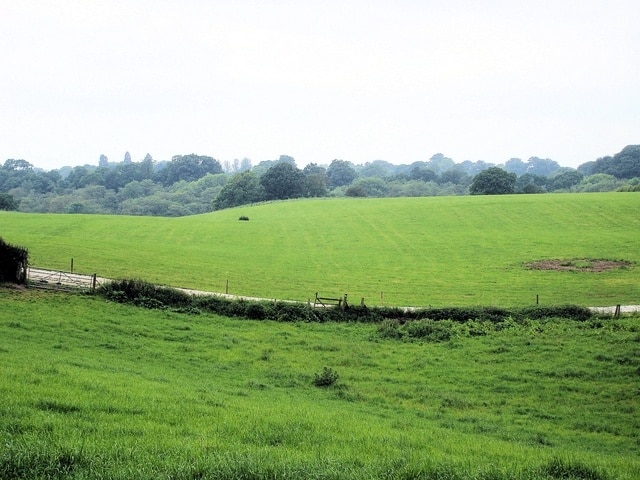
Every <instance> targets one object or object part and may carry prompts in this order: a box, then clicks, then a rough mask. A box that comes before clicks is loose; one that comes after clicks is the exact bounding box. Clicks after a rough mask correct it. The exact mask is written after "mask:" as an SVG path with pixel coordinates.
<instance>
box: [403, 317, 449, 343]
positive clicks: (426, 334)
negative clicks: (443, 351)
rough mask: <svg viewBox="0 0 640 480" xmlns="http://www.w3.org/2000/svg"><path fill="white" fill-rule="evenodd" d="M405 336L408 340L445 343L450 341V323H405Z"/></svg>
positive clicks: (421, 321) (430, 321)
mask: <svg viewBox="0 0 640 480" xmlns="http://www.w3.org/2000/svg"><path fill="white" fill-rule="evenodd" d="M406 334H407V337H409V338H415V339H420V340H424V341H428V342H446V341H448V340H449V339H451V322H450V321H434V320H417V321H415V322H410V323H407V328H406Z"/></svg>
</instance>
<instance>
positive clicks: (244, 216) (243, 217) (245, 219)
mask: <svg viewBox="0 0 640 480" xmlns="http://www.w3.org/2000/svg"><path fill="white" fill-rule="evenodd" d="M238 220H242V221H243V222H248V221H249V217H247V216H246V215H242V216H241V217H240V218H239V219H238Z"/></svg>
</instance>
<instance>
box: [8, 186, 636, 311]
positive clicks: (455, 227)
mask: <svg viewBox="0 0 640 480" xmlns="http://www.w3.org/2000/svg"><path fill="white" fill-rule="evenodd" d="M638 212H640V195H637V194H633V193H626V194H622V193H605V194H582V195H578V194H567V195H519V196H494V197H487V196H473V197H430V198H398V199H320V200H303V201H291V202H282V203H272V204H265V205H256V206H251V207H242V208H237V209H232V210H225V211H220V212H215V213H211V214H206V215H198V216H192V217H182V218H150V217H121V216H85V215H38V214H18V213H7V212H3V213H0V225H1V226H0V235H2V236H3V237H4V238H5V240H6V241H8V242H10V243H14V244H19V245H24V246H26V247H28V248H29V250H30V252H31V256H32V263H33V264H34V265H36V266H40V267H49V268H56V269H67V270H68V269H69V266H70V259H71V258H73V259H74V263H75V269H76V271H81V272H85V273H98V275H101V276H107V277H116V278H121V277H127V278H131V277H135V278H143V279H145V280H148V281H153V282H158V283H162V284H167V285H173V286H182V287H190V288H196V289H201V290H212V291H219V292H220V291H222V292H223V291H225V289H226V284H227V281H228V282H229V293H235V294H239V295H247V296H259V297H266V298H280V299H294V300H306V299H308V298H312V297H313V294H314V293H315V292H316V291H318V292H320V294H321V295H322V296H331V297H333V296H341V295H343V294H345V293H348V294H349V297H350V299H351V300H352V302H357V303H359V302H360V299H361V298H363V297H364V299H365V302H366V303H367V304H369V305H380V304H384V305H404V306H409V305H414V306H428V305H434V306H442V305H480V304H482V305H505V306H510V305H526V304H532V303H535V301H536V295H539V299H540V302H541V303H545V304H559V303H575V304H580V305H589V306H598V305H615V304H618V303H621V304H625V303H627V304H628V303H631V304H633V303H640V264H639V262H640V235H638V232H640V215H638ZM241 215H246V216H248V217H249V219H250V220H249V221H248V222H247V221H239V220H238V218H239V217H240V216H241ZM585 258H586V259H613V260H626V261H629V262H632V263H631V264H630V265H629V266H627V267H626V268H622V269H616V270H612V271H607V272H598V273H595V272H592V271H588V270H586V269H584V268H582V269H578V270H577V271H549V270H531V269H528V268H526V267H525V265H524V264H525V263H526V262H532V261H537V260H541V259H559V260H561V261H563V262H569V261H571V260H574V259H585ZM583 263H585V262H583V261H582V260H580V261H579V262H576V264H577V265H578V266H581V265H582V264H583ZM587 263H588V262H587Z"/></svg>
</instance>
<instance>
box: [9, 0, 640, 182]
mask: <svg viewBox="0 0 640 480" xmlns="http://www.w3.org/2000/svg"><path fill="white" fill-rule="evenodd" d="M639 18H640V2H639V1H638V0H602V1H600V0H550V1H543V0H529V1H520V0H517V1H516V0H513V1H508V0H502V1H501V0H440V1H436V0H393V1H390V0H386V1H381V0H380V1H379V0H366V1H364V0H363V1H358V0H337V1H333V0H325V1H314V2H312V1H304V0H263V1H258V0H256V1H243V0H228V1H223V0H217V1H216V0H125V1H117V0H113V1H106V0H105V1H98V0H51V1H49V0H20V1H17V0H0V162H4V160H6V159H8V158H15V159H25V160H27V161H29V162H31V163H32V164H34V165H35V166H36V167H40V168H45V169H52V168H59V167H61V166H64V165H82V164H85V163H89V164H94V165H97V163H98V159H99V157H100V155H101V154H105V155H107V156H108V158H109V160H110V161H114V162H119V161H122V160H123V158H124V153H125V152H126V151H129V152H130V153H131V157H132V159H133V161H140V160H142V159H143V158H144V156H145V154H146V153H150V154H151V155H152V156H153V158H154V159H155V160H168V159H170V158H171V157H172V156H173V155H177V154H188V153H197V154H201V155H210V156H212V157H214V158H216V159H218V160H219V161H221V162H224V161H227V160H228V161H232V160H233V159H234V158H238V159H242V158H244V157H248V158H250V159H251V160H252V162H253V164H254V165H256V164H257V163H259V162H260V161H262V160H269V159H277V158H278V157H279V156H280V155H281V154H285V155H290V156H292V157H294V158H295V159H296V162H297V164H298V166H299V167H302V166H304V165H306V164H307V163H310V162H316V163H319V164H329V163H330V162H331V161H332V160H333V159H336V158H337V159H343V160H349V161H351V162H353V163H356V164H363V163H365V162H370V161H373V160H378V159H380V160H386V161H389V162H391V163H394V164H402V163H405V164H408V163H411V162H414V161H418V160H428V159H429V158H430V157H431V156H432V155H433V154H435V153H443V154H444V155H446V156H448V157H450V158H452V159H453V160H454V161H455V162H462V161H464V160H473V161H475V160H484V161H487V162H492V163H497V164H499V163H503V162H505V161H507V160H508V159H509V158H512V157H517V158H521V159H523V160H526V159H528V158H530V157H532V156H537V157H540V158H551V159H553V160H555V161H557V162H558V163H560V164H561V165H563V166H571V167H577V166H578V165H580V164H581V163H584V162H587V161H592V160H595V159H597V158H598V157H601V156H605V155H612V154H614V153H616V152H618V151H620V150H621V149H622V148H623V147H624V146H626V145H628V144H637V143H640V88H639V87H640V28H639V27H638V19H639Z"/></svg>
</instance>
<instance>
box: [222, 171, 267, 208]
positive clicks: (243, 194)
mask: <svg viewBox="0 0 640 480" xmlns="http://www.w3.org/2000/svg"><path fill="white" fill-rule="evenodd" d="M264 199H265V192H264V187H263V186H262V185H261V184H260V179H259V178H258V176H257V175H256V174H255V173H254V172H252V171H247V172H242V173H237V174H235V175H234V176H233V177H231V179H230V180H229V181H228V182H227V183H226V184H225V185H224V187H222V190H220V193H218V196H217V197H216V199H215V200H214V201H213V208H214V209H215V210H221V209H223V208H230V207H237V206H239V205H247V204H249V203H256V202H260V201H262V200H264Z"/></svg>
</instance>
